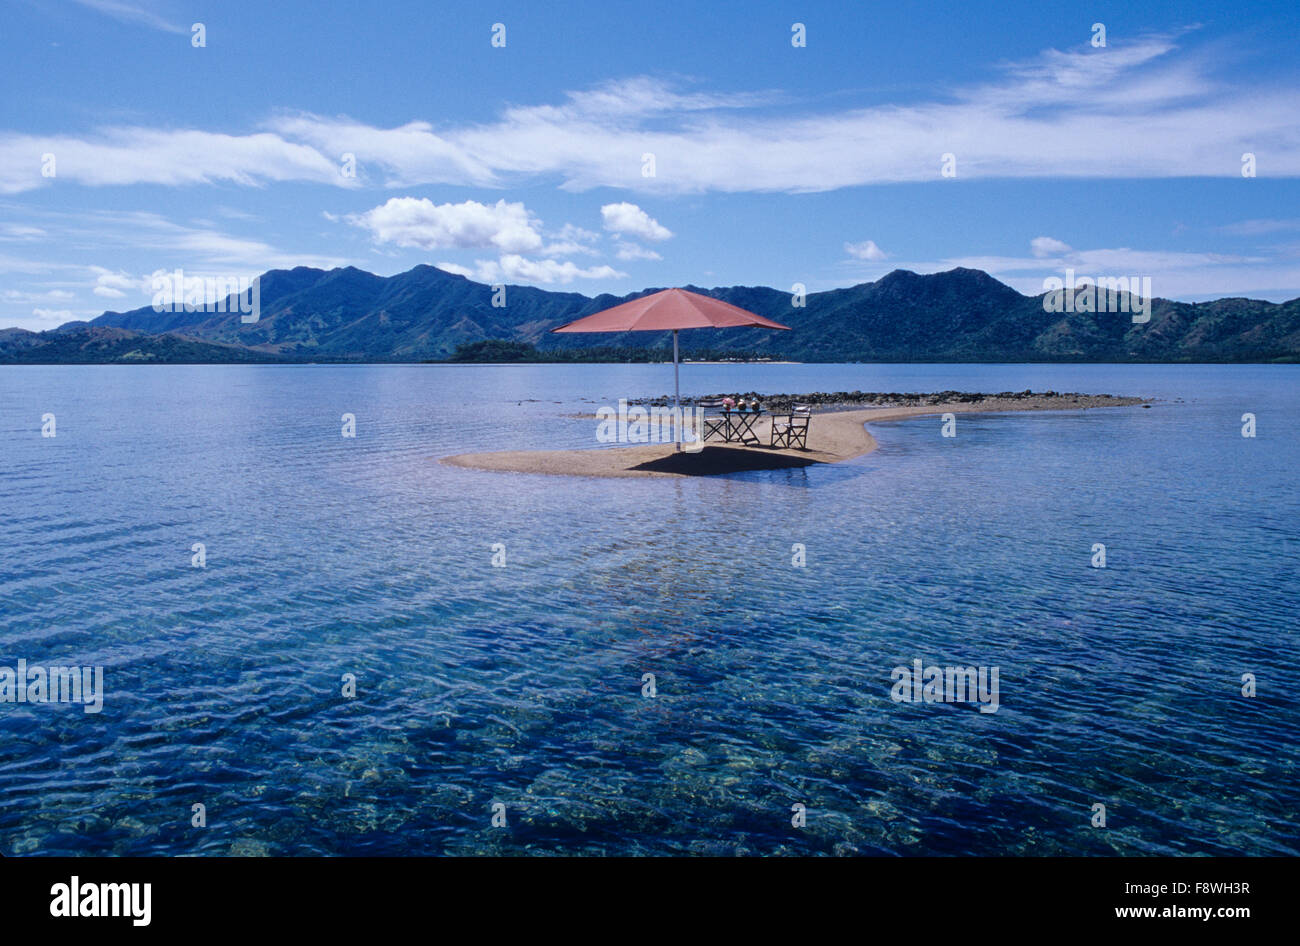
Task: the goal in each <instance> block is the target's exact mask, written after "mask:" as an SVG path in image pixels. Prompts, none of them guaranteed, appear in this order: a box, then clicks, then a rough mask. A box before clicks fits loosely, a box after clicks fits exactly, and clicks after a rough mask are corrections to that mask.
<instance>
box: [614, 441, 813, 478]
mask: <svg viewBox="0 0 1300 946" xmlns="http://www.w3.org/2000/svg"><path fill="white" fill-rule="evenodd" d="M822 462H823V461H821V460H815V459H813V458H812V457H810V456H809V457H798V456H791V455H790V454H788V453H776V452H771V453H769V452H767V451H764V450H750V449H746V448H744V447H705V448H704V449H703V450H701V451H699V452H698V453H688V452H686V451H682V452H681V453H670V454H668V455H667V456H665V457H656V458H655V459H653V460H647V461H645V462H644V463H638V464H637V465H636V466H632V467H628V469H630V470H642V471H644V472H647V473H676V474H678V475H680V476H722V475H725V474H727V473H747V472H749V471H751V470H789V469H795V468H798V467H805V466H812V465H814V464H820V463H822Z"/></svg>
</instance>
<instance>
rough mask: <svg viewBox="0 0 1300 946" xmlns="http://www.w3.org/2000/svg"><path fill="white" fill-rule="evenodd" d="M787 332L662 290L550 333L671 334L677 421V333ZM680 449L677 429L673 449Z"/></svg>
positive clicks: (726, 307)
mask: <svg viewBox="0 0 1300 946" xmlns="http://www.w3.org/2000/svg"><path fill="white" fill-rule="evenodd" d="M747 325H749V326H757V327H758V328H774V329H780V330H782V331H786V332H788V331H790V326H788V325H782V324H781V323H779V322H773V321H772V320H771V319H765V318H763V317H762V316H761V315H755V314H754V313H753V312H750V311H749V310H748V309H742V308H741V307H740V306H737V305H732V304H731V303H730V302H723V301H722V300H721V299H712V298H710V297H708V296H702V295H700V294H699V293H698V292H688V291H687V290H685V289H664V290H661V291H659V292H654V293H651V294H650V295H648V296H642V297H641V298H640V299H633V300H632V301H631V302H624V303H622V304H621V305H616V306H614V307H613V308H612V309H605V310H604V311H602V312H597V313H595V314H594V315H588V316H586V317H585V318H581V319H578V320H577V321H574V322H569V323H568V324H567V325H561V326H560V327H559V328H553V329H551V331H552V332H667V331H671V332H672V333H673V403H674V404H675V405H676V408H677V416H678V418H679V419H680V417H681V409H682V398H681V384H680V380H679V377H678V361H677V333H678V332H679V331H680V330H681V329H684V328H742V327H744V326H747ZM681 448H682V444H681V428H680V426H679V427H678V429H677V449H678V450H680V449H681Z"/></svg>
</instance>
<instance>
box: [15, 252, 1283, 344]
mask: <svg viewBox="0 0 1300 946" xmlns="http://www.w3.org/2000/svg"><path fill="white" fill-rule="evenodd" d="M683 288H687V289H692V290H694V291H696V292H701V293H704V294H706V295H710V296H714V297H716V298H719V299H723V300H725V301H727V302H731V303H733V304H735V305H739V306H742V307H744V308H746V309H749V310H751V311H753V312H757V313H758V314H759V315H764V316H767V317H768V318H771V319H775V320H777V321H778V322H781V323H783V324H785V325H789V326H790V327H791V328H792V329H794V331H792V332H769V331H764V330H761V329H745V330H740V331H729V332H728V331H713V330H698V331H691V332H687V333H685V334H684V335H683V336H682V343H683V346H684V348H685V350H686V351H687V353H688V354H689V353H690V352H692V351H707V352H709V353H710V354H712V355H714V356H718V355H725V354H727V353H735V354H737V355H738V356H750V357H767V358H774V359H789V360H797V361H820V362H846V361H849V362H852V361H899V362H916V361H932V362H934V361H938V362H1244V361H1249V362H1295V361H1300V299H1293V300H1291V301H1289V302H1284V303H1271V302H1263V301H1260V300H1255V299H1243V298H1227V299H1216V300H1214V301H1211V302H1200V303H1185V302H1173V301H1170V300H1166V299H1159V298H1157V299H1154V300H1152V301H1151V308H1150V320H1149V321H1147V322H1145V323H1141V324H1138V323H1134V322H1133V320H1132V317H1131V316H1130V314H1129V313H1128V312H1127V311H1124V312H1048V311H1044V297H1043V296H1041V295H1040V296H1025V295H1022V294H1021V293H1019V292H1017V291H1016V290H1014V289H1012V288H1011V287H1009V286H1007V285H1005V284H1003V283H1001V282H999V281H998V280H996V279H994V278H993V277H992V276H990V275H988V274H987V273H984V272H981V271H980V270H974V269H953V270H950V271H948V272H943V273H935V274H932V275H924V276H922V275H917V274H916V273H912V272H908V271H906V270H895V271H894V272H892V273H889V274H888V275H887V276H884V277H882V278H881V279H879V280H877V281H875V282H869V283H862V284H860V285H857V286H853V287H850V288H847V289H833V290H830V291H827V292H818V293H811V294H809V295H808V296H807V297H806V299H805V304H804V305H803V306H795V305H793V304H792V297H791V295H790V293H788V292H782V291H779V290H776V289H770V288H766V287H745V286H735V287H729V288H721V289H700V288H698V287H694V286H687V287H683ZM654 291H656V290H655V289H647V290H644V292H639V293H633V294H632V295H629V296H624V297H616V296H611V295H601V296H596V297H595V298H591V297H589V296H584V295H581V294H579V293H576V292H551V291H548V290H545V289H536V288H533V287H530V286H508V287H506V291H505V299H504V301H505V305H503V306H494V305H493V298H494V292H493V289H492V287H490V286H486V285H483V284H481V283H476V282H473V281H471V280H469V279H466V278H465V277H463V276H459V275H454V274H451V273H447V272H444V271H443V270H440V269H437V268H435V267H433V266H417V267H415V268H414V269H412V270H409V271H408V272H405V273H399V274H397V275H395V276H387V277H384V276H376V275H374V274H373V273H367V272H364V271H363V270H360V269H356V268H353V267H348V268H346V269H333V270H329V271H324V270H319V269H311V268H308V267H298V268H296V269H292V270H272V271H270V272H268V273H266V274H264V275H263V276H262V277H261V281H260V309H261V311H260V317H259V319H258V321H257V322H255V323H251V324H244V323H243V322H242V321H241V318H240V313H239V312H238V310H237V307H236V306H226V308H228V309H234V310H235V311H222V312H213V311H202V310H199V311H194V312H185V311H183V310H182V311H177V312H171V311H168V312H156V311H154V309H153V308H151V307H145V308H140V309H135V310H133V311H130V312H106V313H104V314H103V315H101V316H99V317H98V318H96V319H94V320H93V321H91V322H73V323H68V324H67V325H64V326H61V327H60V328H58V329H53V330H51V331H47V332H39V333H37V332H28V331H25V330H22V329H7V330H3V331H0V363H4V364H15V363H43V364H67V363H193V362H200V363H212V362H220V363H225V362H258V361H281V362H282V361H430V360H444V359H449V358H452V357H454V356H455V354H456V352H457V349H458V347H459V346H468V345H470V343H474V342H482V341H484V340H487V339H499V340H502V341H504V342H511V343H522V344H524V345H532V346H535V347H536V348H537V349H538V350H539V355H540V356H541V357H544V358H547V359H553V358H557V357H565V352H567V351H570V350H572V349H592V348H602V349H608V350H610V351H611V352H617V351H619V350H625V349H628V348H639V349H640V348H662V347H666V346H668V345H669V344H670V338H669V336H668V335H667V333H662V334H658V333H627V334H623V335H550V334H548V330H549V329H551V328H554V327H555V326H557V325H560V324H562V323H564V322H568V321H570V320H572V319H576V318H579V317H581V316H583V315H588V314H590V313H592V312H597V311H599V310H601V309H604V308H608V307H609V306H612V305H616V304H618V303H619V302H624V301H627V300H628V299H632V298H636V297H637V296H640V295H644V294H646V293H649V292H654ZM480 348H482V346H480ZM518 348H519V346H518V345H516V346H515V349H518ZM461 350H462V352H464V351H465V349H464V348H462V349H461ZM512 350H513V349H512ZM574 357H583V356H581V355H580V354H579V353H578V352H574ZM586 357H587V358H589V357H591V355H590V354H589V355H587V356H586ZM584 360H585V359H584Z"/></svg>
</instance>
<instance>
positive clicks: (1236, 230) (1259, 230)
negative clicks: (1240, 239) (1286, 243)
mask: <svg viewBox="0 0 1300 946" xmlns="http://www.w3.org/2000/svg"><path fill="white" fill-rule="evenodd" d="M1219 230H1220V231H1221V232H1223V233H1227V234H1229V235H1230V236H1264V235H1265V234H1269V233H1279V232H1282V231H1285V230H1300V219H1295V218H1292V219H1290V220H1242V221H1239V222H1238V223H1230V224H1228V225H1227V226H1225V227H1220V228H1219Z"/></svg>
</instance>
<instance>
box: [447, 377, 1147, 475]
mask: <svg viewBox="0 0 1300 946" xmlns="http://www.w3.org/2000/svg"><path fill="white" fill-rule="evenodd" d="M1143 403H1147V402H1145V401H1144V400H1143V399H1141V398H1115V397H1106V396H1101V395H1099V396H1090V395H1066V396H1057V397H1039V398H1017V399H1015V400H1001V399H998V398H987V399H985V400H983V401H978V402H974V403H961V404H932V405H927V406H925V407H877V408H867V409H864V410H829V411H823V412H820V413H814V414H813V415H812V420H811V422H810V424H809V426H808V449H807V450H774V449H771V448H767V447H745V446H741V445H739V444H722V443H714V442H712V441H711V442H709V443H708V444H706V445H705V447H704V449H703V450H700V451H698V452H696V453H689V452H687V451H685V450H683V451H681V452H678V451H676V450H674V449H673V444H640V445H634V446H623V447H605V448H599V449H591V450H505V451H500V452H493V453H462V454H457V455H456V456H451V457H443V458H442V462H443V463H447V464H450V465H452V466H460V467H467V468H469V469H475V470H492V471H496V472H502V473H542V474H547V475H551V476H600V477H609V476H614V477H617V476H719V475H723V474H727V473H740V472H746V471H750V470H780V469H789V468H791V467H803V466H812V465H814V464H818V463H840V462H842V461H844V460H851V459H853V458H854V457H860V456H863V455H864V454H867V453H870V452H871V451H872V450H874V449H876V439H875V438H874V437H872V436H871V434H869V433H868V432H867V430H866V428H865V427H864V426H863V425H865V424H870V423H876V422H880V421H889V420H901V419H903V418H906V417H919V416H922V415H926V414H944V413H949V412H951V413H953V414H969V413H988V412H993V411H1059V410H1083V409H1089V408H1096V407H1118V406H1127V405H1138V404H1143ZM771 426H772V425H771V419H770V418H768V417H764V418H761V419H760V420H759V421H758V423H756V424H755V425H754V432H755V433H756V434H757V435H758V437H759V440H760V442H762V443H767V442H768V439H769V432H770V430H771Z"/></svg>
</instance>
